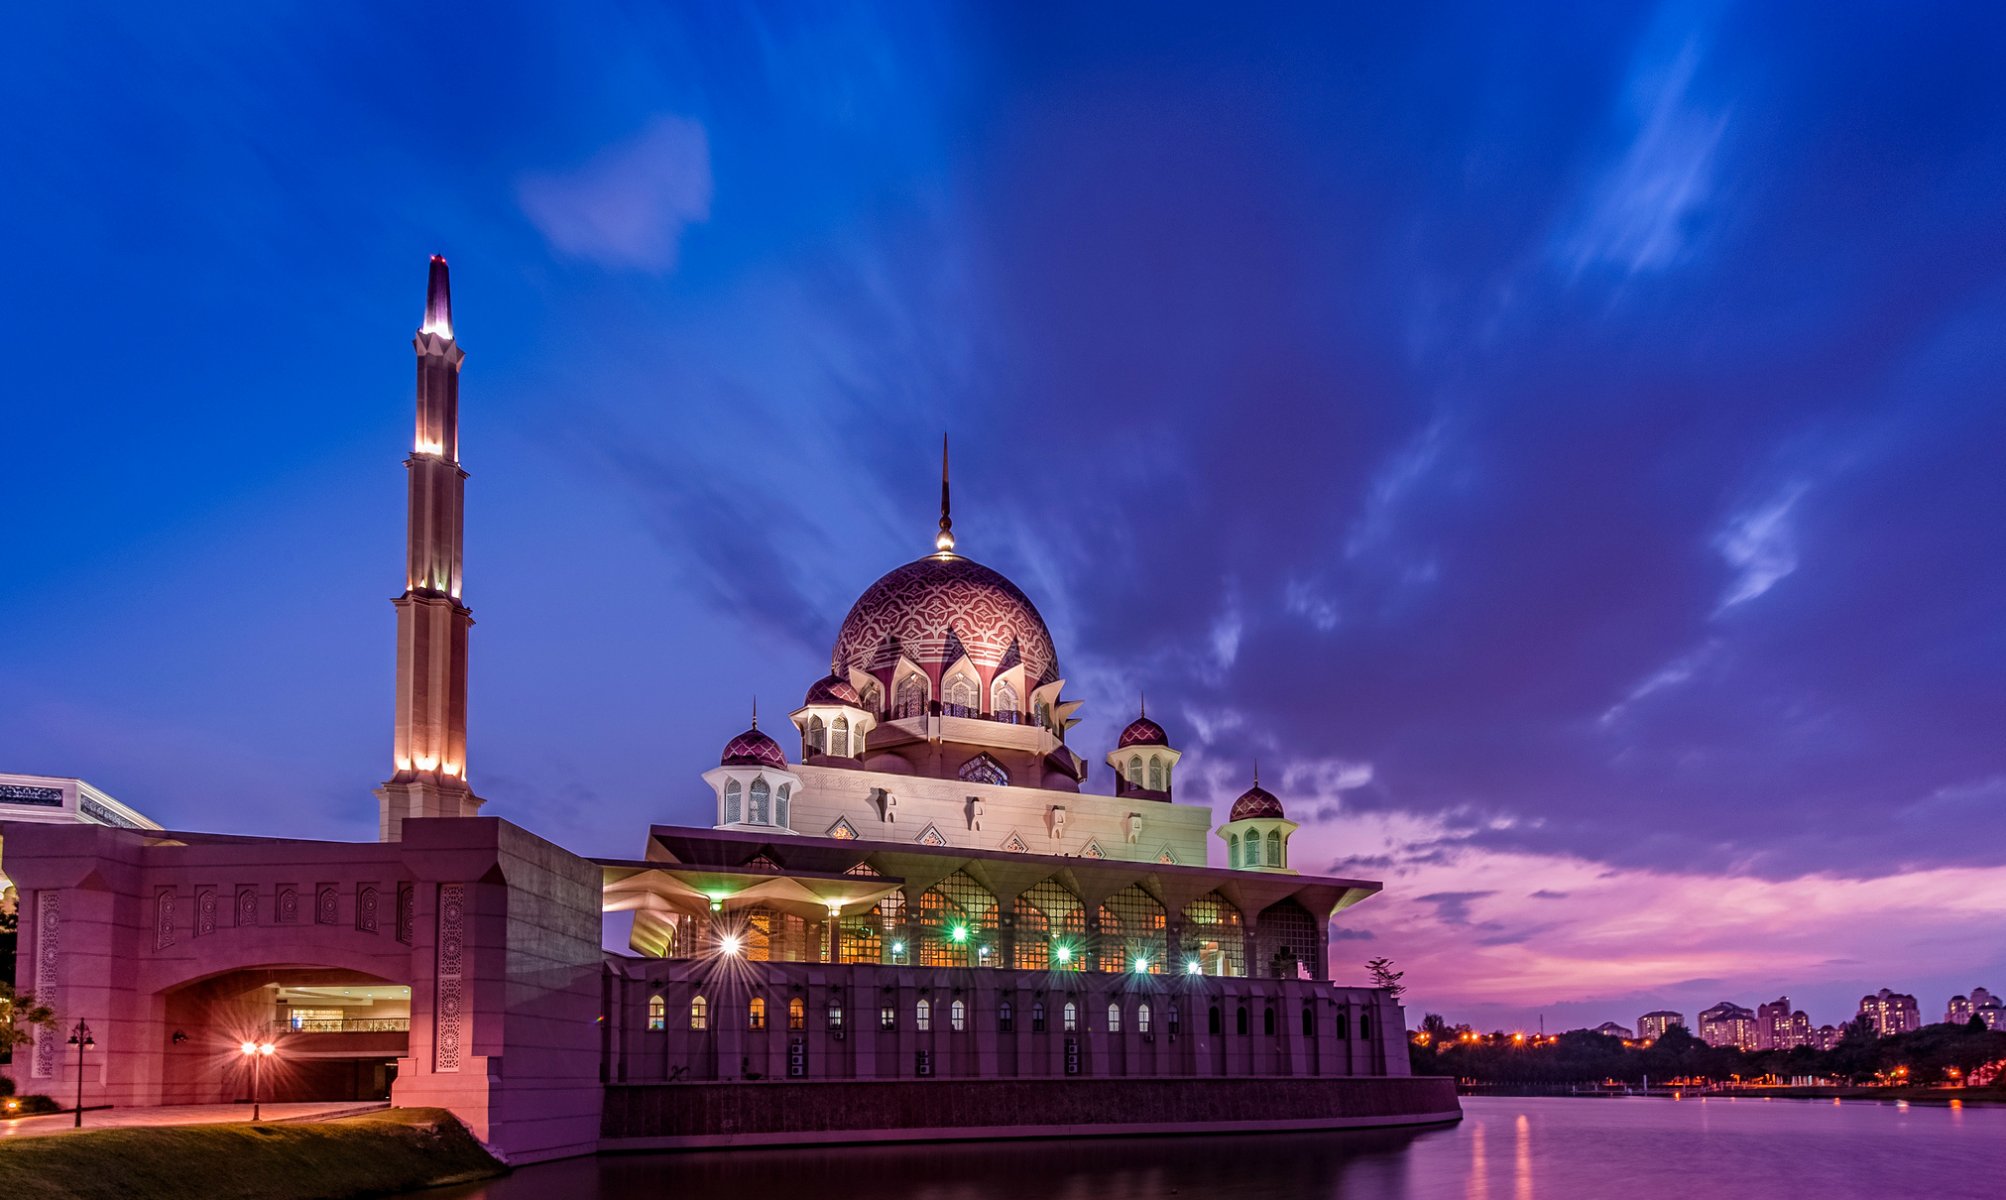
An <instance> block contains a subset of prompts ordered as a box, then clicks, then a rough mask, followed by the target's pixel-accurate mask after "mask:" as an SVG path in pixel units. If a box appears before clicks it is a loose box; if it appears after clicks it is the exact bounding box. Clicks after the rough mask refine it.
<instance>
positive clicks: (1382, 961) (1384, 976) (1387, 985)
mask: <svg viewBox="0 0 2006 1200" xmlns="http://www.w3.org/2000/svg"><path fill="white" fill-rule="evenodd" d="M1365 969H1366V971H1368V972H1370V973H1371V975H1372V986H1373V987H1376V988H1380V989H1382V990H1383V991H1385V992H1386V994H1388V995H1390V996H1392V997H1393V999H1394V1000H1395V1001H1396V1002H1397V1001H1398V1000H1399V999H1400V997H1401V996H1402V995H1404V994H1406V991H1407V985H1406V984H1404V983H1401V982H1400V980H1401V978H1402V977H1403V976H1405V975H1406V974H1407V972H1405V971H1396V970H1394V969H1393V960H1392V959H1390V958H1375V959H1373V960H1371V961H1370V962H1368V963H1366V964H1365Z"/></svg>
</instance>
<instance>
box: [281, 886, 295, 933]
mask: <svg viewBox="0 0 2006 1200" xmlns="http://www.w3.org/2000/svg"><path fill="white" fill-rule="evenodd" d="M278 916H279V924H281V925H292V924H296V923H297V922H298V921H299V919H300V892H299V889H298V888H296V887H282V888H280V889H279V902H278Z"/></svg>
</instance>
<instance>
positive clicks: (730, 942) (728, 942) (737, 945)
mask: <svg viewBox="0 0 2006 1200" xmlns="http://www.w3.org/2000/svg"><path fill="white" fill-rule="evenodd" d="M743 946H744V944H743V943H742V942H740V941H739V939H738V935H737V934H735V933H727V934H725V935H724V936H723V937H721V938H719V939H718V942H717V948H718V949H720V950H722V951H724V952H725V954H726V955H727V956H729V957H733V958H736V957H737V956H738V952H739V950H740V949H742V948H743Z"/></svg>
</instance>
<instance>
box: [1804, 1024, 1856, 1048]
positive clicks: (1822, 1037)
mask: <svg viewBox="0 0 2006 1200" xmlns="http://www.w3.org/2000/svg"><path fill="white" fill-rule="evenodd" d="M1845 1036H1846V1031H1845V1029H1844V1028H1842V1027H1841V1026H1838V1025H1820V1026H1818V1028H1816V1029H1813V1030H1812V1031H1811V1040H1810V1041H1809V1042H1807V1043H1805V1044H1806V1045H1808V1046H1810V1047H1811V1048H1812V1049H1813V1050H1830V1049H1832V1048H1834V1047H1836V1046H1837V1045H1838V1044H1839V1040H1840V1039H1841V1038H1843V1037H1845Z"/></svg>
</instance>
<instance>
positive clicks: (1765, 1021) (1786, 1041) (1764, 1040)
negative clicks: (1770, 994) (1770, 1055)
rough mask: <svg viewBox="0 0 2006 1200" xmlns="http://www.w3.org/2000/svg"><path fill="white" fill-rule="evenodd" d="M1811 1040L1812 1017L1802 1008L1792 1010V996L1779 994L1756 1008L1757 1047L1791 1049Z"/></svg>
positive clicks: (1758, 1048) (1763, 1048)
mask: <svg viewBox="0 0 2006 1200" xmlns="http://www.w3.org/2000/svg"><path fill="white" fill-rule="evenodd" d="M1810 1042H1811V1018H1810V1016H1809V1015H1807V1014H1806V1013H1805V1012H1804V1011H1803V1010H1802V1009H1797V1010H1794V1011H1793V1010H1792V1009H1791V1007H1790V997H1788V996H1778V997H1777V998H1776V999H1775V1000H1772V1001H1770V1002H1769V1003H1768V1004H1764V1005H1760V1006H1758V1007H1757V1008H1756V1010H1755V1048H1756V1049H1757V1050H1789V1049H1792V1048H1793V1047H1796V1046H1806V1045H1809V1044H1810Z"/></svg>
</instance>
